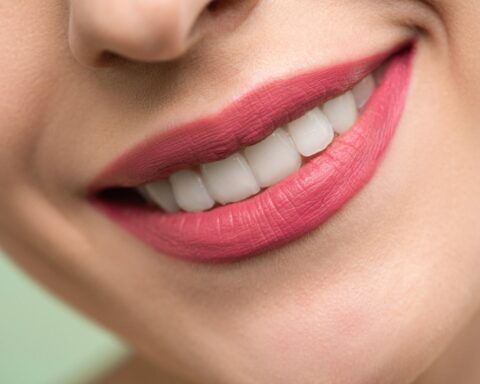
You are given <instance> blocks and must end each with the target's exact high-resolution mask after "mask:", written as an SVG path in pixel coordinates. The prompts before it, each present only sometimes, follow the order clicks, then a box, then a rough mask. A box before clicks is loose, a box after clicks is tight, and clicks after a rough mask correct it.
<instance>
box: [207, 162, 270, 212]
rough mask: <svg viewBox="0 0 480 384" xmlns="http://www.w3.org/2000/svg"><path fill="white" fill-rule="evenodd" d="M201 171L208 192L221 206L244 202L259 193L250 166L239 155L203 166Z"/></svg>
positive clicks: (258, 187)
mask: <svg viewBox="0 0 480 384" xmlns="http://www.w3.org/2000/svg"><path fill="white" fill-rule="evenodd" d="M201 170H202V177H203V180H204V181H205V186H206V187H207V190H208V192H210V195H211V196H212V197H213V198H214V199H215V200H216V201H218V202H219V203H221V204H227V203H234V202H237V201H240V200H244V199H246V198H248V197H250V196H252V195H255V194H256V193H258V192H259V191H260V186H259V185H258V183H257V181H256V180H255V177H254V176H253V173H252V170H251V169H250V166H249V165H248V163H247V161H246V160H245V158H244V157H243V156H242V155H241V154H239V153H236V154H234V155H232V156H230V157H228V158H226V159H224V160H220V161H216V162H213V163H209V164H204V165H202V166H201Z"/></svg>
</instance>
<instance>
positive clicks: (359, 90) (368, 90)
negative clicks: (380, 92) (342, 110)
mask: <svg viewBox="0 0 480 384" xmlns="http://www.w3.org/2000/svg"><path fill="white" fill-rule="evenodd" d="M375 88H376V84H375V80H374V78H373V76H372V75H368V76H367V77H365V78H364V79H363V80H362V81H360V82H359V83H358V84H357V85H355V87H353V89H352V93H353V96H354V97H355V102H356V103H357V108H358V109H362V108H363V107H364V106H365V105H366V104H367V102H368V100H370V97H371V96H372V94H373V92H374V91H375Z"/></svg>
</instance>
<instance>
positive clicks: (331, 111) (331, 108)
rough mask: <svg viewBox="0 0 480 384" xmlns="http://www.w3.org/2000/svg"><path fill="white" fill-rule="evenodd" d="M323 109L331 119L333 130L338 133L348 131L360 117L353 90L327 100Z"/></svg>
mask: <svg viewBox="0 0 480 384" xmlns="http://www.w3.org/2000/svg"><path fill="white" fill-rule="evenodd" d="M323 111H324V112H325V115H327V117H328V120H330V123H331V124H332V127H333V130H334V131H335V132H337V133H338V134H342V133H345V132H347V131H348V130H349V129H350V128H351V127H352V126H353V124H355V121H356V120H357V117H358V111H357V105H356V104H355V98H354V97H353V93H352V92H351V91H348V92H346V93H344V94H343V95H341V96H338V97H336V98H335V99H332V100H330V101H327V102H326V103H325V104H324V106H323Z"/></svg>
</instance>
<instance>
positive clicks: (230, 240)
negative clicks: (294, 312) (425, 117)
mask: <svg viewBox="0 0 480 384" xmlns="http://www.w3.org/2000/svg"><path fill="white" fill-rule="evenodd" d="M414 52H415V50H414V49H409V50H406V51H404V52H402V53H400V54H398V55H396V56H395V57H393V59H392V60H391V63H390V64H389V67H388V70H387V71H386V73H385V75H384V79H383V81H382V85H381V86H380V87H379V88H378V89H377V90H376V92H375V93H374V95H373V96H372V98H371V100H370V102H369V104H368V106H367V108H366V109H365V111H364V112H363V114H362V116H361V117H360V118H359V120H358V121H357V123H356V125H355V126H354V127H353V128H352V129H351V131H350V132H349V133H347V134H345V135H343V136H339V137H337V138H336V139H335V141H334V142H333V144H332V145H331V146H330V147H329V148H328V149H327V150H326V151H325V152H323V153H322V154H320V155H319V156H317V157H315V158H313V159H311V160H310V161H309V162H308V163H306V164H305V165H304V166H303V167H302V168H301V169H300V170H299V171H298V172H296V173H295V174H293V175H291V176H290V177H288V178H287V179H285V180H284V181H282V182H280V183H279V184H277V185H275V186H272V187H270V188H268V189H267V190H265V191H263V192H262V193H260V194H258V195H257V196H255V197H252V198H250V199H248V200H245V201H243V202H239V203H235V204H231V205H227V206H223V207H218V208H215V209H213V210H211V211H208V212H201V213H184V212H181V213H175V214H164V213H163V212H161V211H160V210H156V209H152V208H149V207H146V206H138V205H135V204H121V205H120V204H108V203H105V202H103V201H99V200H94V201H93V203H94V205H95V206H96V207H97V208H98V209H100V210H101V211H103V212H104V213H105V214H106V215H107V216H109V217H110V218H112V219H113V220H114V221H116V222H117V223H119V224H120V225H121V226H123V227H124V228H125V229H127V230H128V231H129V232H131V233H132V234H134V235H136V236H137V237H138V238H140V239H142V240H143V241H144V242H146V243H147V244H149V245H150V246H152V247H153V248H154V249H156V250H157V251H159V252H161V253H163V254H166V255H169V256H173V257H177V258H181V259H187V260H192V261H200V262H213V261H234V260H238V259H241V258H246V257H251V256H254V255H259V254H262V253H264V252H266V251H269V250H272V249H275V248H278V247H280V246H282V245H285V244H286V243H288V242H291V241H293V240H295V239H298V238H299V237H301V236H302V235H305V234H306V233H308V232H310V231H312V230H314V229H316V228H318V227H319V226H320V225H322V224H323V223H324V222H325V221H326V220H328V219H329V218H330V217H331V216H332V215H334V214H335V213H336V212H337V211H338V210H339V209H340V208H342V207H343V206H344V205H345V204H346V203H347V202H348V201H349V200H350V199H351V198H352V197H354V196H355V194H357V193H358V192H359V191H360V190H361V188H362V187H363V186H365V185H366V184H367V183H368V182H369V180H370V179H371V178H372V176H373V175H374V173H375V170H376V169H377V168H378V165H379V164H380V163H381V161H382V159H383V157H384V155H385V152H386V150H387V148H388V145H389V143H390V142H391V141H392V138H393V136H394V133H395V131H396V129H397V126H398V125H399V122H400V119H401V116H402V113H403V110H404V105H405V101H406V95H407V91H408V85H409V82H410V81H409V80H410V73H411V68H412V62H413V57H414Z"/></svg>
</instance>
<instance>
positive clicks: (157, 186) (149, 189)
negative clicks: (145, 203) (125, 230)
mask: <svg viewBox="0 0 480 384" xmlns="http://www.w3.org/2000/svg"><path fill="white" fill-rule="evenodd" d="M143 190H144V191H145V193H146V195H147V198H148V199H149V200H151V201H153V202H154V203H156V204H157V205H159V206H160V207H161V208H163V210H164V211H165V212H168V213H173V212H178V211H179V210H180V207H179V206H178V204H177V202H176V201H175V197H174V195H173V191H172V186H171V185H170V183H169V182H168V181H167V180H160V181H156V182H154V183H150V184H147V185H146V186H145V187H144V188H143Z"/></svg>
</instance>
